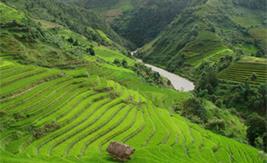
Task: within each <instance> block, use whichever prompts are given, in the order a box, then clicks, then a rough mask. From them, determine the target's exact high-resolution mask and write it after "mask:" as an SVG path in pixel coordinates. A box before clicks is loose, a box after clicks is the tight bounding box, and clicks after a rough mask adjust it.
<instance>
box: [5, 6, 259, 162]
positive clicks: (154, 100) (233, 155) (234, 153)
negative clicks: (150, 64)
mask: <svg viewBox="0 0 267 163" xmlns="http://www.w3.org/2000/svg"><path fill="white" fill-rule="evenodd" d="M19 2H21V1H14V2H12V3H19ZM42 2H44V1H42ZM10 3H11V1H10ZM8 4H9V2H8ZM38 8H39V7H38ZM20 9H21V8H20ZM0 12H1V23H0V26H1V31H0V32H1V33H0V34H1V39H0V45H1V48H0V74H1V90H0V102H1V103H0V122H1V125H0V156H1V157H0V160H1V162H7V163H13V162H114V161H113V160H112V158H111V157H110V156H109V155H108V154H107V153H106V151H105V149H106V147H107V146H108V144H109V143H110V142H111V141H114V140H115V141H119V142H123V143H127V144H129V145H130V146H132V147H134V148H135V149H136V152H135V154H134V155H133V157H132V159H131V160H129V162H149V163H150V162H159V163H162V162H166V163H167V162H198V163H199V162H203V163H207V162H211V163H213V162H220V161H221V162H229V163H232V162H242V163H243V162H247V163H250V162H251V163H258V162H259V163H260V162H263V160H264V156H263V154H262V153H260V152H259V151H258V150H257V149H256V148H254V147H251V146H249V145H247V144H245V143H241V142H245V140H244V139H245V138H241V137H242V136H245V134H244V133H243V132H244V130H245V127H244V126H243V125H244V124H243V123H242V122H240V120H239V118H238V117H237V116H234V115H232V114H230V112H228V111H226V110H225V111H220V109H219V108H217V107H216V106H214V104H213V103H211V102H210V101H207V100H206V101H205V106H206V109H207V111H208V113H207V114H208V115H207V116H209V117H213V115H214V116H215V115H216V117H217V118H222V119H225V120H227V119H228V120H229V121H228V123H227V124H226V129H225V131H229V132H230V130H234V131H231V133H234V135H235V136H237V135H236V134H235V132H236V133H238V134H240V135H238V136H237V137H239V138H240V139H241V140H239V142H238V141H236V140H234V139H230V138H227V137H224V136H221V135H218V134H216V133H214V132H212V131H210V130H206V129H204V128H203V127H202V126H201V125H198V124H195V123H192V122H191V121H189V120H188V119H186V118H185V117H182V116H181V115H179V114H176V113H175V112H174V110H173V109H172V107H173V105H174V104H175V105H176V107H177V108H178V110H179V108H181V107H183V105H184V103H185V101H187V100H189V99H191V98H193V97H194V94H193V93H192V92H178V91H175V90H173V89H171V88H170V87H169V86H168V85H166V84H165V83H164V81H162V80H163V79H162V78H160V77H157V78H156V77H151V76H149V75H147V73H146V70H143V69H142V68H140V67H138V64H137V61H136V60H135V59H134V58H130V57H127V56H126V55H123V54H122V53H121V52H120V51H119V50H118V49H117V46H116V45H115V46H114V47H113V46H111V45H106V44H102V45H101V44H99V42H98V41H97V40H95V39H92V38H90V37H85V36H83V35H81V33H79V32H77V31H75V30H73V31H72V30H71V28H70V29H68V28H67V27H66V26H65V25H64V24H61V23H56V22H55V21H52V22H51V21H49V20H47V19H46V20H44V19H42V17H38V18H36V17H32V15H31V14H29V13H31V12H23V11H22V10H18V9H15V8H13V7H10V6H8V5H6V4H5V3H2V2H0ZM92 29H93V30H94V31H98V32H99V33H100V35H99V37H100V38H102V39H105V40H106V41H107V40H109V41H112V40H110V39H108V38H109V37H108V34H106V33H105V32H106V31H105V30H100V29H97V28H94V27H92ZM139 64H140V63H139ZM144 71H145V72H144ZM149 73H152V72H149ZM230 122H231V123H230ZM231 126H234V127H236V128H237V129H234V127H233V128H231ZM228 129H229V130H228ZM231 133H230V135H231Z"/></svg>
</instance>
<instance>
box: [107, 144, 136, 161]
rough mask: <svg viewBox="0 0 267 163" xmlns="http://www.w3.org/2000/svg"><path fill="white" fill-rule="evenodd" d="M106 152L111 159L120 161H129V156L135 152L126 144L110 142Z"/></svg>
mask: <svg viewBox="0 0 267 163" xmlns="http://www.w3.org/2000/svg"><path fill="white" fill-rule="evenodd" d="M107 151H108V153H109V154H110V155H111V156H112V157H113V158H115V159H117V160H120V161H126V160H128V159H130V156H131V155H132V154H133V153H134V151H135V150H134V149H133V148H131V147H130V146H128V145H126V144H122V143H118V142H111V143H110V145H109V146H108V148H107Z"/></svg>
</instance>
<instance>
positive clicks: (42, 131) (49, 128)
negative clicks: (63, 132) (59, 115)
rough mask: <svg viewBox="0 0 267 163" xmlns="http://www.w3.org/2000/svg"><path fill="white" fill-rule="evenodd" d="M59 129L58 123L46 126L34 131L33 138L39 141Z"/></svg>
mask: <svg viewBox="0 0 267 163" xmlns="http://www.w3.org/2000/svg"><path fill="white" fill-rule="evenodd" d="M59 128H60V126H59V124H57V123H56V122H52V123H50V124H45V125H44V126H43V127H41V128H37V129H34V130H33V137H34V138H36V139H39V138H41V137H43V136H44V135H46V134H48V133H49V132H53V131H55V130H57V129H59Z"/></svg>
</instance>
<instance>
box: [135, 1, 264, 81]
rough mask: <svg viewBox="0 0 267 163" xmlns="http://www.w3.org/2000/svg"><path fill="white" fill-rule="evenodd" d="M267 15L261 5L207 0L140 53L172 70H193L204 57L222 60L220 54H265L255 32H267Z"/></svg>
mask: <svg viewBox="0 0 267 163" xmlns="http://www.w3.org/2000/svg"><path fill="white" fill-rule="evenodd" d="M251 3H252V2H251ZM253 3H254V2H253ZM265 18H266V17H265V14H264V10H261V9H258V10H252V9H250V8H246V7H242V5H239V4H235V3H233V2H232V0H225V1H217V0H208V1H207V2H206V3H205V4H203V5H199V6H197V7H194V8H188V9H186V10H185V11H184V12H182V13H181V14H180V15H178V16H177V17H176V19H175V20H174V21H173V22H172V23H171V24H170V25H169V26H168V27H167V28H166V29H165V30H164V31H163V32H161V34H160V35H159V36H158V37H157V38H156V39H154V40H153V41H152V42H150V43H148V44H147V45H145V46H144V47H143V48H142V50H141V54H140V55H139V56H140V57H141V58H143V59H144V60H145V61H146V62H149V63H154V64H158V65H161V66H165V67H166V68H167V69H169V70H171V71H176V72H178V71H179V69H181V68H182V69H184V70H189V71H191V73H192V72H193V71H192V70H190V69H196V68H197V67H199V66H200V65H201V63H203V62H205V61H212V62H219V59H220V56H225V55H230V56H233V55H235V56H236V55H241V54H245V55H256V54H257V55H258V56H265V55H264V54H266V41H265V40H264V39H263V38H262V37H261V36H259V35H257V34H255V33H257V32H256V31H261V32H263V33H262V34H263V35H266V26H265ZM191 76H192V77H193V74H191Z"/></svg>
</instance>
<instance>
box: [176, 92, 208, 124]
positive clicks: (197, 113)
mask: <svg viewBox="0 0 267 163" xmlns="http://www.w3.org/2000/svg"><path fill="white" fill-rule="evenodd" d="M181 113H182V115H183V116H185V117H187V118H189V119H190V120H192V121H195V122H198V121H199V120H200V122H206V121H207V112H206V109H205V108H204V107H203V104H202V101H201V100H200V99H197V98H195V97H193V98H190V99H188V100H187V101H185V102H184V104H183V107H182V110H181Z"/></svg>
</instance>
